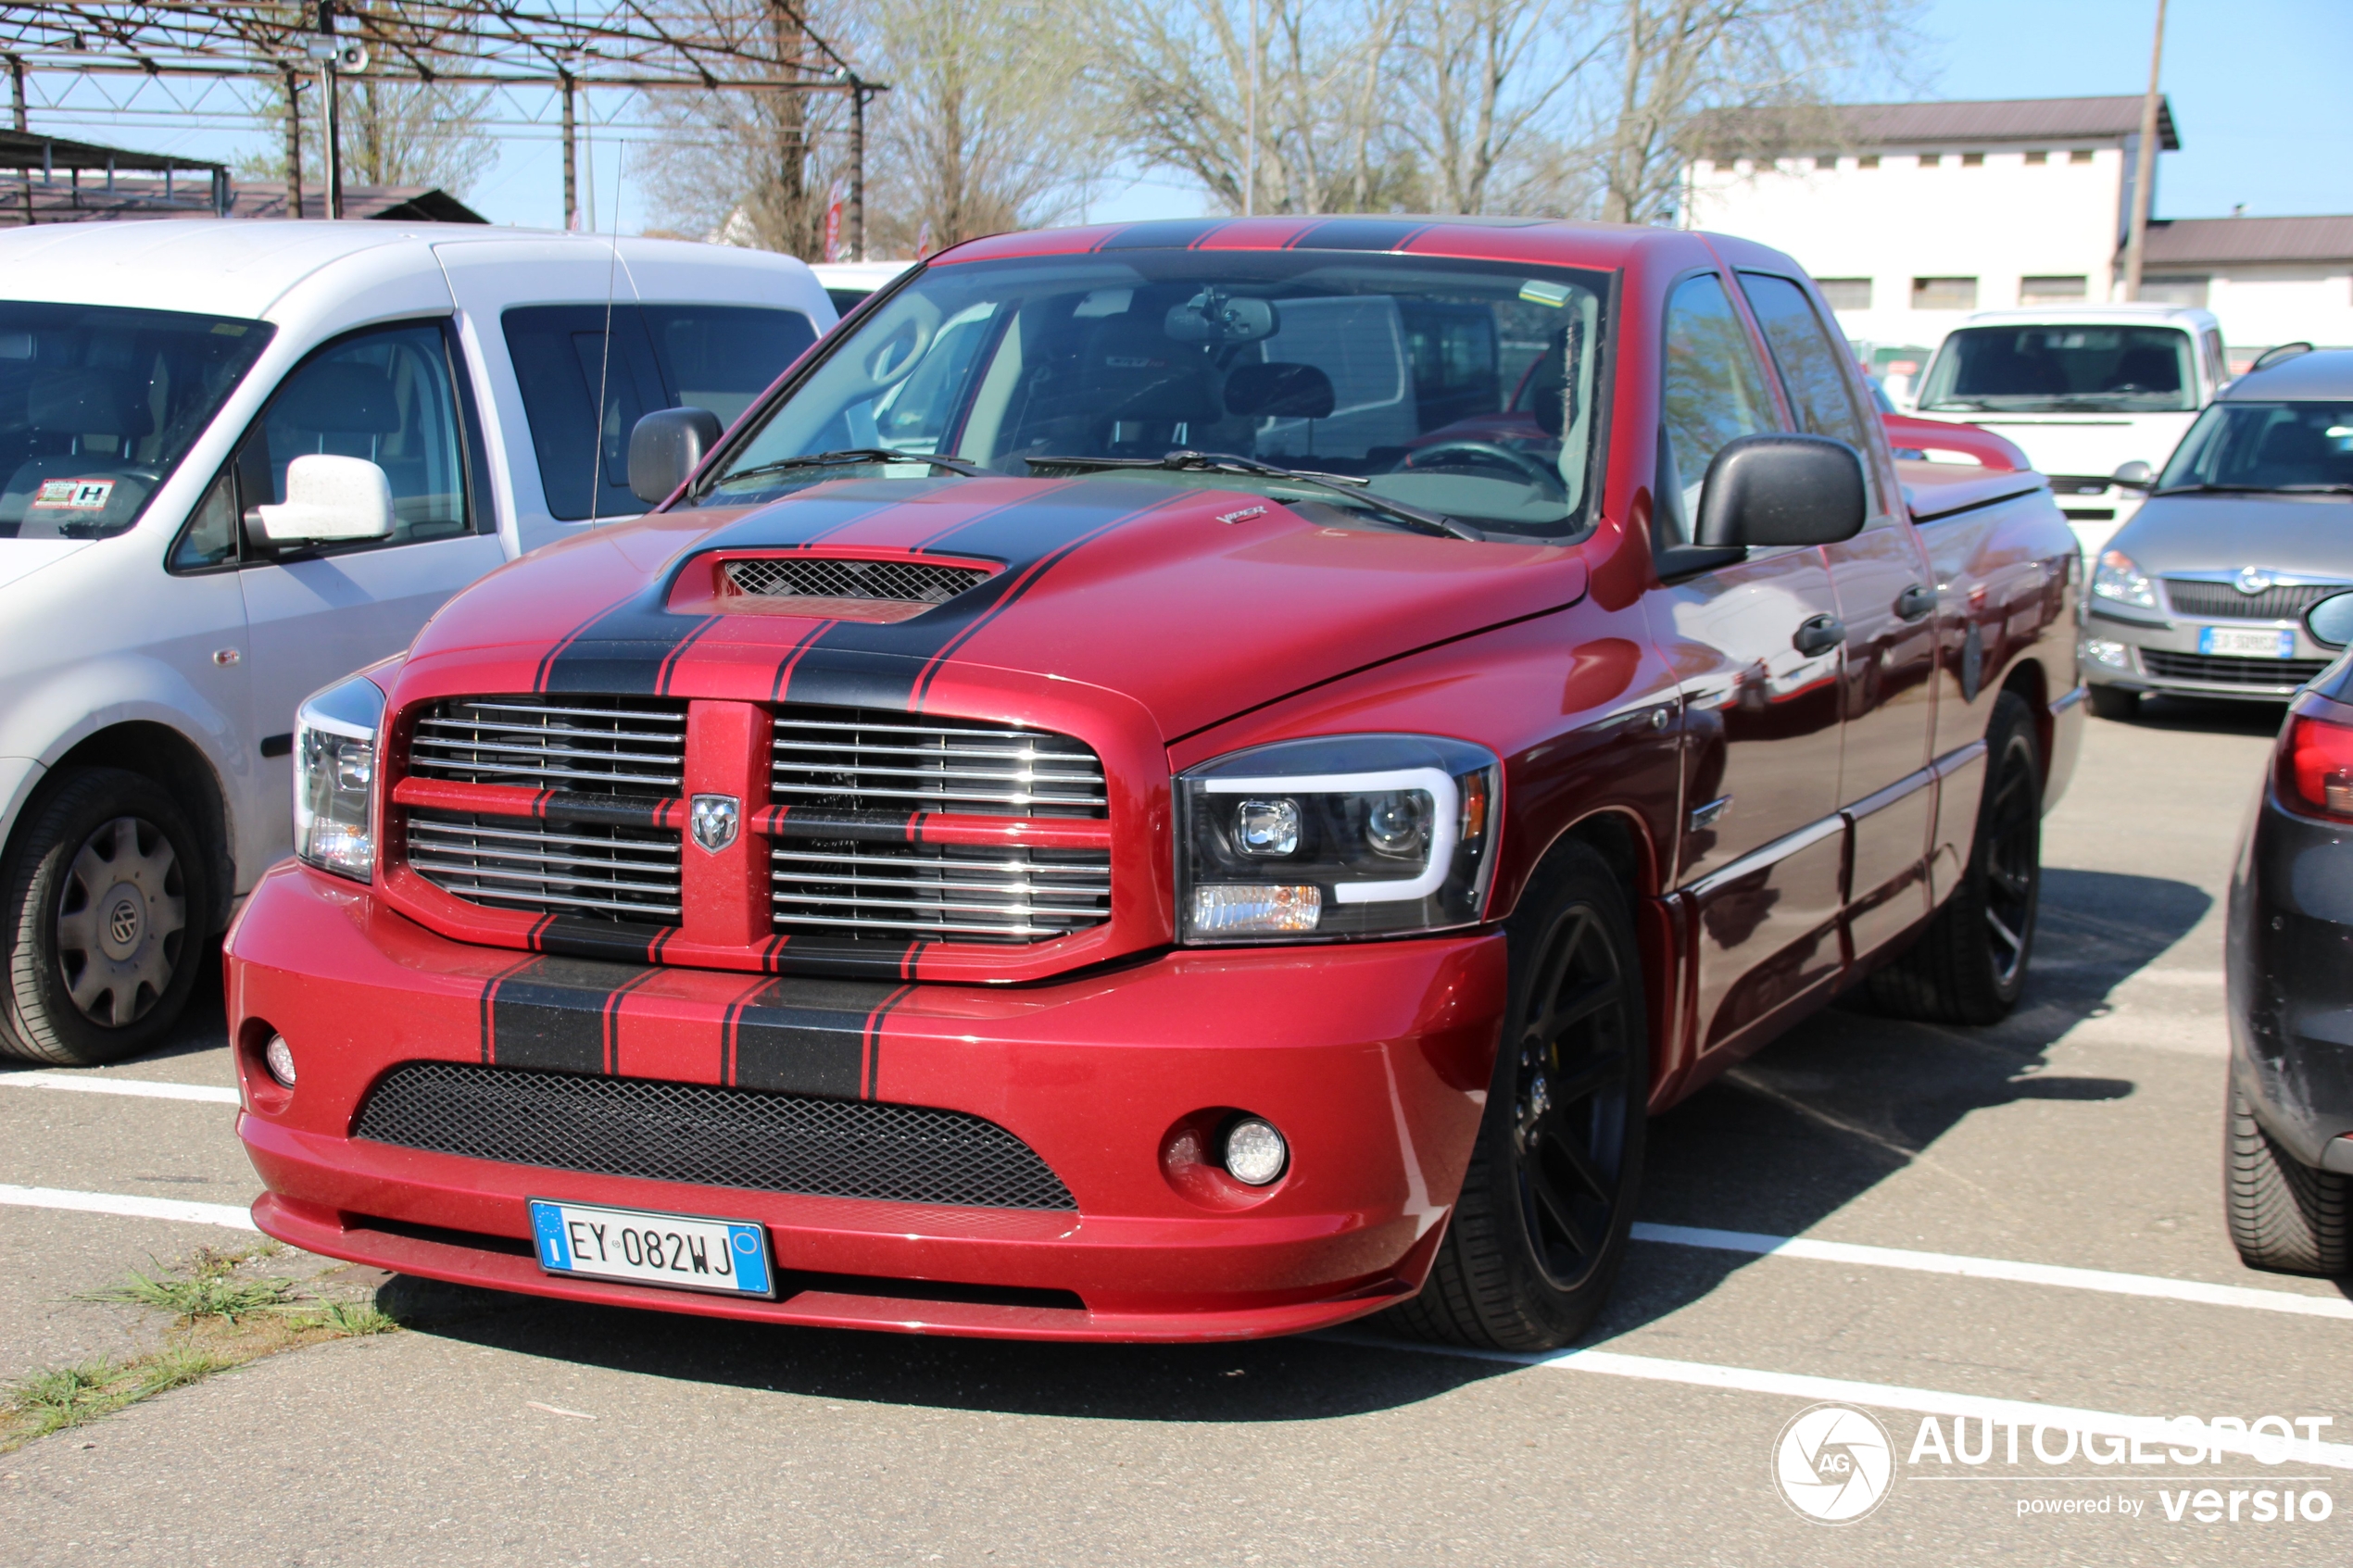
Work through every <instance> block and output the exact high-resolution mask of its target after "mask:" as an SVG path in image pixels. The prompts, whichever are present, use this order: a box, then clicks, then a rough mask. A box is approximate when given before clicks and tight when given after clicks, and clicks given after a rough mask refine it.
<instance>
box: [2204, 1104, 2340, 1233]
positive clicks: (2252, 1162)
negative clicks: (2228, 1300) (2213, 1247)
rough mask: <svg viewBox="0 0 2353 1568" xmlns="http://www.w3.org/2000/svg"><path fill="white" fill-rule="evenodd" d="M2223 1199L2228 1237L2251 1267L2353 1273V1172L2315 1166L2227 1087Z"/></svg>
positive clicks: (2223, 1153)
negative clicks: (2351, 1174)
mask: <svg viewBox="0 0 2353 1568" xmlns="http://www.w3.org/2000/svg"><path fill="white" fill-rule="evenodd" d="M2222 1201H2223V1206H2224V1208H2225V1209H2226V1210H2228V1212H2229V1214H2230V1217H2231V1242H2232V1245H2233V1246H2235V1247H2236V1248H2238V1249H2239V1258H2240V1260H2241V1261H2244V1262H2245V1263H2246V1266H2247V1267H2248V1268H2250V1269H2269V1270H2270V1271H2271V1272H2272V1273H2283V1274H2318V1275H2320V1276H2322V1278H2324V1279H2335V1278H2340V1277H2342V1276H2344V1275H2346V1274H2353V1180H2348V1179H2347V1178H2346V1177H2344V1176H2340V1175H2337V1174H2335V1173H2333V1172H2329V1171H2315V1170H2314V1169H2312V1168H2311V1167H2310V1166H2309V1165H2307V1164H2304V1163H2303V1162H2302V1161H2300V1160H2297V1159H2296V1156H2294V1155H2293V1154H2290V1153H2289V1152H2288V1151H2287V1150H2286V1149H2284V1148H2281V1147H2280V1146H2279V1144H2278V1143H2277V1142H2275V1141H2274V1140H2273V1139H2272V1137H2271V1134H2269V1133H2267V1132H2265V1131H2264V1130H2263V1124H2262V1123H2259V1122H2258V1121H2256V1119H2255V1113H2254V1111H2252V1110H2249V1109H2248V1108H2247V1103H2246V1096H2245V1095H2243V1094H2241V1093H2239V1090H2238V1086H2237V1085H2232V1087H2231V1109H2230V1125H2229V1128H2228V1129H2227V1130H2226V1132H2225V1133H2224V1135H2223V1139H2222Z"/></svg>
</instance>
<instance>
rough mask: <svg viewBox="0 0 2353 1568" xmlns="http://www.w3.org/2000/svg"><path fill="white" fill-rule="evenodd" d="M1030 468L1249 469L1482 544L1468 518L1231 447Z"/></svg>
mask: <svg viewBox="0 0 2353 1568" xmlns="http://www.w3.org/2000/svg"><path fill="white" fill-rule="evenodd" d="M1029 466H1030V467H1031V468H1032V469H1040V468H1049V469H1051V468H1076V469H1166V470H1174V471H1176V472H1179V473H1184V472H1206V473H1249V474H1258V475H1261V476H1263V477H1265V478H1267V479H1289V480H1294V481H1297V482H1298V483H1302V484H1313V485H1315V486H1316V487H1317V488H1319V489H1323V490H1329V491H1332V492H1334V493H1336V494H1338V495H1345V496H1347V497H1348V498H1349V499H1350V500H1352V501H1355V502H1358V503H1361V504H1362V505H1364V506H1366V507H1369V508H1372V509H1374V510H1376V511H1379V512H1385V513H1387V514H1388V515H1389V516H1390V517H1392V518H1395V519H1397V520H1398V521H1401V522H1403V523H1405V524H1406V525H1408V526H1409V527H1411V528H1413V529H1414V530H1415V531H1416V533H1440V534H1446V535H1450V536H1452V537H1453V538H1456V539H1467V540H1469V541H1471V543H1473V544H1482V543H1484V542H1485V541H1486V538H1487V535H1486V534H1484V533H1480V532H1479V531H1478V529H1476V528H1473V527H1472V526H1471V525H1470V524H1469V523H1467V522H1462V521H1456V520H1455V519H1453V518H1451V517H1448V516H1446V515H1445V514H1444V513H1442V512H1431V511H1424V510H1423V509H1422V508H1419V507H1412V506H1407V505H1406V504H1405V503H1404V502H1403V501H1392V500H1390V498H1389V497H1388V496H1386V495H1376V494H1374V493H1373V492H1372V491H1371V490H1370V489H1368V488H1366V486H1368V485H1370V484H1371V483H1372V481H1370V480H1368V479H1361V478H1359V477H1357V476H1356V475H1354V474H1348V473H1315V472H1313V471H1311V470H1306V469H1287V468H1282V467H1280V466H1278V465H1277V464H1274V463H1262V462H1260V461H1259V460H1258V459H1257V458H1244V457H1239V456H1237V455H1236V454H1234V453H1231V452H1194V451H1190V450H1186V451H1177V452H1171V453H1169V454H1168V455H1167V456H1166V457H1164V458H1053V457H1044V458H1030V459H1029Z"/></svg>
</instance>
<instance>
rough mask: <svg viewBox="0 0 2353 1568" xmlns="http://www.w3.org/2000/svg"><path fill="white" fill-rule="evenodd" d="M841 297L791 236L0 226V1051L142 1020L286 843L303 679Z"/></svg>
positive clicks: (806, 336) (803, 341)
mask: <svg viewBox="0 0 2353 1568" xmlns="http://www.w3.org/2000/svg"><path fill="white" fill-rule="evenodd" d="M833 321H834V308H833V306H832V305H831V303H830V302H828V301H827V299H826V297H825V295H824V290H823V289H821V288H820V287H819V286H818V284H817V282H816V280H815V279H814V278H813V277H812V276H811V275H810V272H809V270H808V268H807V267H805V266H803V265H802V264H801V263H799V262H798V261H795V260H791V259H789V258H786V257H778V256H771V255H766V254H763V253H760V252H756V251H749V250H743V249H737V248H735V247H731V246H721V245H687V244H678V243H672V242H664V241H655V240H632V239H623V240H621V241H619V242H617V243H615V242H612V241H610V240H605V239H599V238H594V237H590V236H585V235H565V234H547V233H534V232H525V231H518V230H512V229H490V228H480V227H474V226H472V225H466V226H459V225H437V224H406V225H404V224H396V223H376V222H346V223H300V222H295V223H262V222H238V221H225V222H213V221H188V222H171V223H90V224H60V225H56V226H50V227H40V228H31V229H17V230H13V231H10V232H6V233H5V234H0V476H5V487H0V952H5V954H6V960H7V962H6V973H5V975H0V1050H5V1051H7V1052H11V1053H13V1054H16V1055H19V1056H24V1057H30V1058H32V1059H35V1060H47V1061H55V1062H86V1061H97V1060H106V1059H107V1058H110V1057H116V1056H120V1055H123V1054H126V1053H127V1052H130V1051H134V1050H137V1049H140V1048H142V1047H145V1046H146V1045H148V1044H150V1043H151V1042H153V1041H154V1040H155V1039H156V1038H157V1037H158V1036H159V1035H161V1034H162V1033H163V1032H164V1031H165V1030H166V1029H167V1028H169V1026H170V1022H171V1021H172V1018H173V1016H174V1015H175V1014H176V1013H177V1012H178V1011H179V1010H180V1007H181V1005H182V1002H183V1001H184V999H185V998H186V997H187V995H188V992H189V989H190V987H191V985H193V984H194V980H195V974H196V972H197V969H198V966H199V965H200V964H201V963H203V962H205V961H208V960H207V959H206V954H207V952H208V949H209V946H210V939H211V938H212V937H213V936H214V935H217V934H218V933H220V931H221V930H223V929H224V928H225V927H226V926H227V924H228V921H229V917H230V914H231V911H232V910H233V908H234V907H235V902H236V900H237V898H238V897H240V896H242V894H243V893H244V892H245V889H246V888H248V887H250V886H251V885H252V884H253V882H254V879H255V878H256V877H258V875H259V874H260V873H261V872H262V871H263V869H264V868H266V867H267V866H269V865H270V864H271V862H272V861H274V860H277V859H280V858H282V857H283V856H284V855H286V854H287V853H289V852H290V850H291V847H292V845H291V841H290V837H289V834H290V832H291V828H290V822H291V819H292V813H291V805H292V802H291V798H290V797H291V791H292V778H293V768H292V764H291V762H290V761H289V759H288V754H289V750H290V747H291V746H292V741H293V731H294V727H295V726H294V713H295V707H296V704H297V703H299V702H300V701H301V700H302V699H303V698H304V697H305V696H308V694H309V693H311V692H313V691H316V690H318V689H319V687H321V685H323V684H327V683H328V682H330V681H332V680H333V679H334V678H335V677H336V676H338V675H341V674H343V673H345V672H346V671H351V670H355V669H357V668H359V666H361V665H364V664H368V663H371V662H372V661H374V660H376V659H382V658H384V657H386V656H387V655H390V654H393V653H396V652H397V651H398V650H399V649H401V648H403V647H406V646H408V645H409V641H410V639H411V638H413V637H414V636H415V635H416V633H417V631H418V629H419V628H420V627H421V626H422V625H423V624H424V622H425V621H426V619H427V618H428V617H430V616H431V615H432V614H433V613H434V610H435V609H437V608H440V606H441V604H442V602H443V601H444V600H445V599H447V598H448V597H449V596H450V595H451V594H454V593H455V592H457V591H458V590H459V588H461V587H463V586H465V585H466V584H467V583H471V582H472V581H473V580H474V579H475V578H477V577H479V576H481V575H482V574H483V573H484V572H485V571H490V570H491V569H492V568H493V567H496V566H498V565H500V564H501V563H503V562H506V561H509V560H512V559H513V558H515V557H517V556H519V555H521V554H522V553H523V552H524V551H525V550H528V549H531V548H533V547H535V546H538V545H541V544H544V543H547V541H550V540H553V539H557V538H560V537H562V536H563V535H564V534H566V533H569V532H572V531H573V530H575V529H578V528H580V527H584V526H587V525H589V524H591V523H594V522H596V521H609V520H611V519H614V518H617V517H622V516H629V515H634V514H635V513H637V512H640V511H642V510H644V504H643V503H642V502H640V501H638V500H637V499H635V497H634V496H633V495H631V493H630V490H629V486H628V472H627V468H628V464H627V443H628V437H629V432H630V430H631V429H632V427H633V426H634V425H635V422H636V420H637V419H638V417H639V416H640V415H642V414H644V413H647V412H648V411H650V410H653V409H656V408H669V407H675V406H682V405H686V406H697V407H701V408H709V409H711V411H712V412H714V413H715V414H717V415H718V416H719V417H720V419H721V420H722V421H723V422H725V421H730V420H733V419H734V418H735V417H736V414H738V413H739V412H741V411H742V409H743V408H745V407H746V406H748V405H749V403H750V402H751V400H752V399H753V398H755V397H756V396H758V395H760V393H761V391H762V390H763V389H764V388H765V387H766V386H767V385H768V383H770V382H772V381H774V379H775V377H776V375H777V374H778V373H779V372H780V371H782V370H784V368H785V367H786V365H787V364H788V363H790V362H791V360H792V359H793V358H796V357H797V356H798V355H799V352H800V351H801V350H802V349H803V348H805V347H807V346H808V345H810V344H811V343H812V342H814V341H815V339H816V337H817V335H818V334H819V333H821V332H824V330H825V329H827V328H828V327H830V326H831V325H832V324H833Z"/></svg>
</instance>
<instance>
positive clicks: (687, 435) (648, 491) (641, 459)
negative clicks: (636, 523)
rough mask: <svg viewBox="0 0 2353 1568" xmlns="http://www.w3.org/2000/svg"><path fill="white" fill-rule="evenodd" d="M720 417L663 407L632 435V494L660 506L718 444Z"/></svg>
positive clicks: (700, 410) (696, 410)
mask: <svg viewBox="0 0 2353 1568" xmlns="http://www.w3.org/2000/svg"><path fill="white" fill-rule="evenodd" d="M719 436H720V428H719V416H718V415H716V414H714V413H712V412H711V410H710V409H708V408H660V409H657V410H655V411H654V412H653V413H650V414H648V415H647V416H646V417H645V418H644V419H642V420H638V421H637V422H636V424H635V425H634V426H632V427H631V429H630V432H629V493H630V494H631V495H635V496H636V497H637V499H639V500H640V501H643V502H645V503H646V505H648V506H649V507H653V506H659V505H661V503H662V502H664V501H666V500H668V499H669V498H670V495H671V493H672V492H673V491H674V490H676V489H677V488H678V487H679V486H680V485H682V484H684V483H686V476H687V475H689V474H691V473H693V472H694V471H695V470H696V469H697V468H698V467H700V466H701V464H702V458H703V454H704V453H706V452H708V451H710V450H711V448H712V447H713V446H716V445H719Z"/></svg>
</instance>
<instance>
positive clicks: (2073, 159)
mask: <svg viewBox="0 0 2353 1568" xmlns="http://www.w3.org/2000/svg"><path fill="white" fill-rule="evenodd" d="M2067 161H2068V162H2070V163H2089V162H2091V161H2092V149H2091V148H2089V147H2078V148H2076V149H2075V150H2074V151H2073V152H2071V153H2070V154H2068V155H2067Z"/></svg>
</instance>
